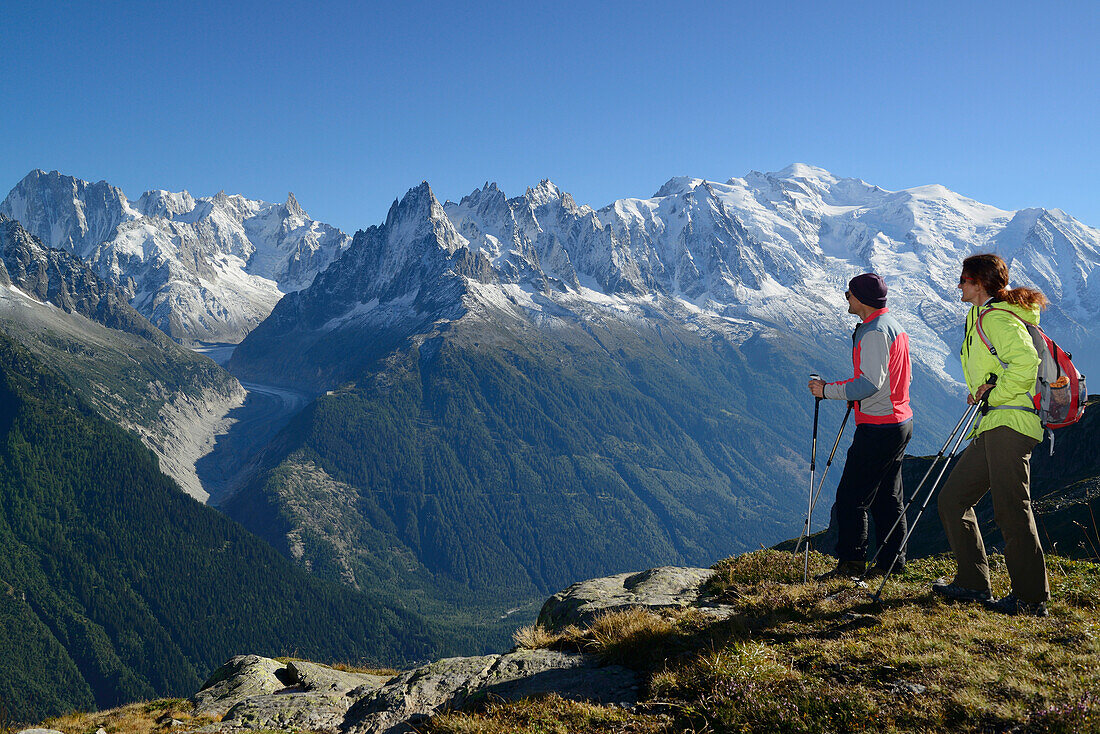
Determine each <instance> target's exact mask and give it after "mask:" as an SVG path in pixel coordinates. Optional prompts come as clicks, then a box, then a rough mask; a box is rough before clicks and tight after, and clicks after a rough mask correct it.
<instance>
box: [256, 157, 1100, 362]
mask: <svg viewBox="0 0 1100 734" xmlns="http://www.w3.org/2000/svg"><path fill="white" fill-rule="evenodd" d="M979 251H995V252H998V253H1000V254H1001V255H1002V256H1003V257H1005V259H1006V260H1007V261H1008V262H1009V263H1010V268H1011V272H1012V276H1013V281H1014V282H1013V285H1021V284H1026V285H1032V286H1035V287H1038V288H1040V289H1041V290H1042V291H1043V292H1044V293H1046V294H1047V295H1048V296H1049V297H1050V299H1051V301H1052V302H1053V305H1052V307H1051V308H1050V309H1049V310H1048V311H1047V312H1046V314H1045V315H1044V321H1043V323H1044V326H1045V327H1046V328H1047V330H1048V332H1050V333H1051V334H1052V335H1053V336H1054V337H1055V338H1056V339H1057V340H1058V341H1059V343H1060V344H1062V345H1063V346H1064V347H1065V348H1066V349H1068V350H1070V351H1073V352H1075V353H1076V355H1077V358H1078V361H1079V362H1083V364H1084V367H1083V369H1085V370H1086V371H1087V364H1088V363H1090V362H1093V361H1095V360H1096V359H1097V358H1100V348H1098V347H1097V346H1096V345H1097V344H1098V343H1100V340H1097V339H1096V336H1097V333H1096V332H1097V326H1096V324H1097V321H1098V319H1097V316H1098V311H1100V277H1098V276H1096V275H1095V274H1094V273H1095V270H1096V268H1097V267H1098V266H1100V230H1096V229H1093V228H1090V227H1087V226H1085V225H1083V224H1081V223H1080V222H1078V221H1077V220H1075V219H1073V218H1072V217H1070V216H1069V215H1067V214H1065V213H1064V212H1062V211H1060V210H1056V209H1054V210H1044V209H1025V210H1021V211H1017V212H1012V211H1005V210H1002V209H997V208H996V207H992V206H988V205H985V204H981V203H979V202H976V201H973V200H971V199H968V198H966V197H963V196H960V195H959V194H956V193H953V192H951V191H949V190H947V189H945V188H944V187H942V186H934V185H933V186H923V187H918V188H914V189H907V190H904V191H897V192H891V191H886V190H884V189H881V188H879V187H877V186H873V185H871V184H868V183H866V182H864V181H861V180H857V179H841V178H837V177H835V176H833V175H832V174H830V173H829V172H827V171H825V170H822V169H820V168H814V167H810V166H806V165H793V166H790V167H788V168H786V169H784V170H783V171H780V172H778V173H757V172H752V173H749V174H748V175H747V176H745V177H744V178H731V179H730V180H729V181H727V182H725V183H717V182H711V181H705V180H702V179H696V178H674V179H672V180H670V181H669V182H668V183H666V184H665V185H664V186H663V187H661V189H660V190H659V191H658V192H657V193H656V194H655V195H654V196H653V197H651V198H648V199H621V200H619V201H616V202H614V203H613V204H611V205H609V206H607V207H604V208H602V209H599V210H595V209H592V208H591V207H588V206H584V205H578V204H577V203H576V202H575V201H574V199H573V197H572V196H570V195H569V194H568V193H564V192H562V191H561V190H560V189H558V188H557V187H556V186H555V185H554V184H552V183H550V182H549V181H543V182H542V183H540V184H539V185H538V186H537V187H535V188H532V189H528V190H527V192H526V193H525V194H524V195H522V196H518V197H514V198H507V197H506V196H505V194H504V193H503V192H502V191H500V189H499V188H498V187H497V186H496V185H495V184H491V183H487V184H486V185H485V186H484V187H482V188H480V189H477V190H475V191H474V192H472V193H471V194H470V195H468V196H466V197H464V198H463V199H462V200H461V201H460V202H458V203H454V202H450V201H447V202H444V203H440V202H439V201H438V200H437V199H436V198H435V196H434V195H433V193H432V191H431V189H430V187H429V186H428V184H427V183H424V184H421V185H420V186H418V187H416V188H414V189H412V190H410V191H409V192H408V193H407V194H406V195H405V197H404V198H403V199H402V200H401V201H400V202H398V201H395V202H394V204H393V207H391V210H390V212H389V215H388V216H387V220H386V223H385V224H384V225H382V226H380V227H372V228H370V229H369V230H366V231H364V232H360V233H359V234H358V235H357V237H356V239H355V240H354V242H353V244H352V245H351V246H350V247H349V248H348V251H347V253H346V254H345V255H344V256H343V257H342V258H341V259H340V260H338V261H336V262H335V263H334V264H333V266H332V267H331V268H329V270H328V271H327V272H325V273H323V274H322V275H321V276H319V277H318V279H317V282H316V284H315V285H314V287H313V288H312V289H307V290H306V291H303V292H302V293H300V294H297V295H296V296H295V298H293V299H289V300H288V301H287V302H285V303H284V304H283V306H282V307H281V308H280V309H277V310H276V312H275V316H276V319H275V320H276V321H279V322H281V324H282V326H281V327H279V329H278V331H279V332H280V333H283V334H284V335H285V334H286V333H287V328H288V327H291V324H290V323H288V322H294V324H293V326H292V327H291V328H293V329H294V330H295V331H297V332H298V334H299V336H300V337H301V338H302V339H303V340H304V341H303V348H304V346H305V344H308V343H314V342H315V341H317V340H323V339H324V338H325V337H324V334H325V333H326V332H328V331H331V330H334V329H342V328H346V327H350V326H352V325H358V328H359V329H360V330H365V331H369V329H370V328H373V327H372V325H374V326H375V327H379V328H381V327H384V326H386V325H387V324H389V323H392V322H394V321H402V322H411V321H419V322H422V323H423V324H430V323H432V322H433V321H435V320H437V319H439V318H444V319H454V318H459V317H460V316H461V315H462V314H464V313H468V312H469V311H470V309H471V308H472V310H473V311H475V312H476V311H477V308H478V307H477V306H476V304H482V305H483V306H486V307H492V308H496V309H500V308H505V309H510V310H512V311H513V312H514V313H515V314H516V315H517V316H521V317H523V318H525V319H528V320H533V321H536V322H540V321H542V322H545V321H547V320H548V319H549V320H552V319H553V318H563V314H565V313H571V314H572V317H571V318H573V319H579V320H583V319H584V318H585V315H584V314H585V313H591V312H592V311H591V309H598V310H601V311H603V312H605V313H610V314H618V315H619V316H621V317H622V318H646V317H653V316H657V315H661V317H671V318H675V319H677V320H680V321H688V322H690V321H695V322H697V323H698V325H700V327H703V328H708V329H716V330H719V331H722V332H730V333H731V334H733V340H734V341H735V342H737V341H740V340H743V339H744V338H747V336H748V335H750V334H753V333H759V332H760V330H761V329H782V330H784V331H793V332H794V333H797V334H801V335H804V336H805V337H806V338H807V339H811V340H821V341H822V343H824V342H825V340H829V341H834V340H839V341H843V340H844V338H845V337H846V336H847V334H848V333H849V332H850V329H851V326H852V323H851V319H852V317H851V316H849V315H847V314H846V313H845V309H844V305H843V304H844V300H843V297H842V295H841V294H842V293H843V291H844V289H845V287H846V283H847V281H848V280H849V279H850V278H851V277H852V276H854V275H856V274H858V273H860V272H865V271H872V270H873V271H875V272H878V273H880V274H881V275H882V276H883V277H884V278H885V279H886V282H887V284H888V285H889V288H890V305H891V308H892V310H893V311H894V312H895V314H896V315H897V316H898V318H899V319H900V320H901V322H902V323H903V325H904V326H905V328H906V329H907V330H908V332H909V334H910V338H911V340H912V343H913V354H914V357H915V359H916V360H917V361H918V363H920V364H921V365H923V368H924V369H926V371H927V372H928V374H930V375H931V376H933V377H935V378H936V379H938V380H941V381H944V382H946V383H957V378H958V375H959V367H958V360H957V356H956V355H957V351H958V344H959V343H960V340H961V324H962V319H963V314H964V313H965V310H966V307H967V306H966V305H965V304H962V303H960V301H959V291H958V289H957V286H956V284H957V282H958V275H959V269H960V264H961V262H962V260H963V258H964V257H966V256H967V255H969V254H972V253H974V252H979ZM448 283H449V284H450V285H449V287H448V286H446V284H448ZM444 291H446V292H448V293H450V294H452V295H451V296H444V295H443V292H444ZM458 293H461V298H462V303H463V304H464V305H462V306H461V308H459V306H460V304H459V301H458V300H457V299H456V298H455V297H453V296H456V295H457V294H458ZM456 308H457V309H458V310H456ZM737 333H740V335H741V336H740V337H738V336H737V335H736V334H737ZM310 334H312V336H310ZM257 336H259V335H257ZM246 351H247V350H246ZM242 356H243V355H242ZM837 377H840V376H837Z"/></svg>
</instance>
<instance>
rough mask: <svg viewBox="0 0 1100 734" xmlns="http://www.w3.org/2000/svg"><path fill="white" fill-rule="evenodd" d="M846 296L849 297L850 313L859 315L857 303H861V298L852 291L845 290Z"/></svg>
mask: <svg viewBox="0 0 1100 734" xmlns="http://www.w3.org/2000/svg"><path fill="white" fill-rule="evenodd" d="M844 297H845V298H847V299H848V313H850V314H852V315H854V316H858V315H859V312H858V311H857V310H856V304H858V303H859V300H858V299H857V298H856V297H855V296H853V295H852V292H851V291H844Z"/></svg>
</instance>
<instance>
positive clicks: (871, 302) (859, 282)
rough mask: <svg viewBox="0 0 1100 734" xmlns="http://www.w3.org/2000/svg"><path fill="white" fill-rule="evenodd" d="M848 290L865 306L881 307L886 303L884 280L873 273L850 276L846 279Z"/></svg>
mask: <svg viewBox="0 0 1100 734" xmlns="http://www.w3.org/2000/svg"><path fill="white" fill-rule="evenodd" d="M848 290H849V291H851V293H852V295H853V296H855V297H856V300H858V301H859V302H860V303H862V304H864V305H865V306H870V307H871V308H882V307H883V306H885V305H886V282H885V281H883V279H882V278H880V277H879V276H877V275H875V274H874V273H864V274H863V275H857V276H856V277H854V278H852V279H851V280H849V281H848Z"/></svg>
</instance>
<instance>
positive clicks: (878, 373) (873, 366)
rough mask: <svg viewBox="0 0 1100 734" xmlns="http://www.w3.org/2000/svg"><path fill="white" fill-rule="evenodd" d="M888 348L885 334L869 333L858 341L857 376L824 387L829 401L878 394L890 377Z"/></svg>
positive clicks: (862, 397)
mask: <svg viewBox="0 0 1100 734" xmlns="http://www.w3.org/2000/svg"><path fill="white" fill-rule="evenodd" d="M889 365H890V347H889V345H887V343H886V334H885V333H884V332H881V331H869V332H867V333H866V334H864V335H863V337H862V338H861V339H860V340H859V369H858V370H857V372H858V376H856V377H853V378H852V379H850V380H845V381H844V382H830V383H828V384H826V385H825V397H826V398H829V399H830V400H863V399H865V398H869V397H871V396H872V395H874V394H875V393H876V392H878V390H879V388H881V387H882V386H883V385H884V384H885V383H886V380H887V378H888V377H889V375H890V371H889Z"/></svg>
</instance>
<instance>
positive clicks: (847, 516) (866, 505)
mask: <svg viewBox="0 0 1100 734" xmlns="http://www.w3.org/2000/svg"><path fill="white" fill-rule="evenodd" d="M912 437H913V421H906V422H905V423H891V424H886V425H874V424H869V423H864V424H861V425H858V426H856V434H855V438H853V439H852V445H851V446H850V447H849V448H848V458H847V459H846V460H845V461H844V474H843V475H841V477H840V484H839V485H838V486H837V489H836V504H834V505H833V510H834V511H835V512H836V526H837V542H836V556H837V558H838V559H839V560H841V561H866V560H867V513H868V512H870V514H871V517H872V518H874V521H875V535H876V537H877V539H878V544H879V546H880V547H882V552H881V553H880V554H879V561H880V562H881V563H882V564H883V565H886V564H889V563H890V561H891V559H893V557H894V554H895V553H897V552H898V550H899V549H900V548H901V539H902V538H903V537H905V518H904V517H902V519H901V522H900V523H899V524H898V527H897V528H896V529H895V530H894V532H893V534H891V535H890V537H889V538H887V537H885V536H886V534H887V533H888V532H890V528H892V527H893V526H894V523H895V522H896V521H897V519H898V518H899V517H901V514H902V508H903V507H904V502H903V501H902V486H901V461H902V459H903V458H904V457H905V447H906V445H908V443H909V439H910V438H912ZM904 561H905V557H904V555H901V556H899V557H898V563H902V562H904Z"/></svg>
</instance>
